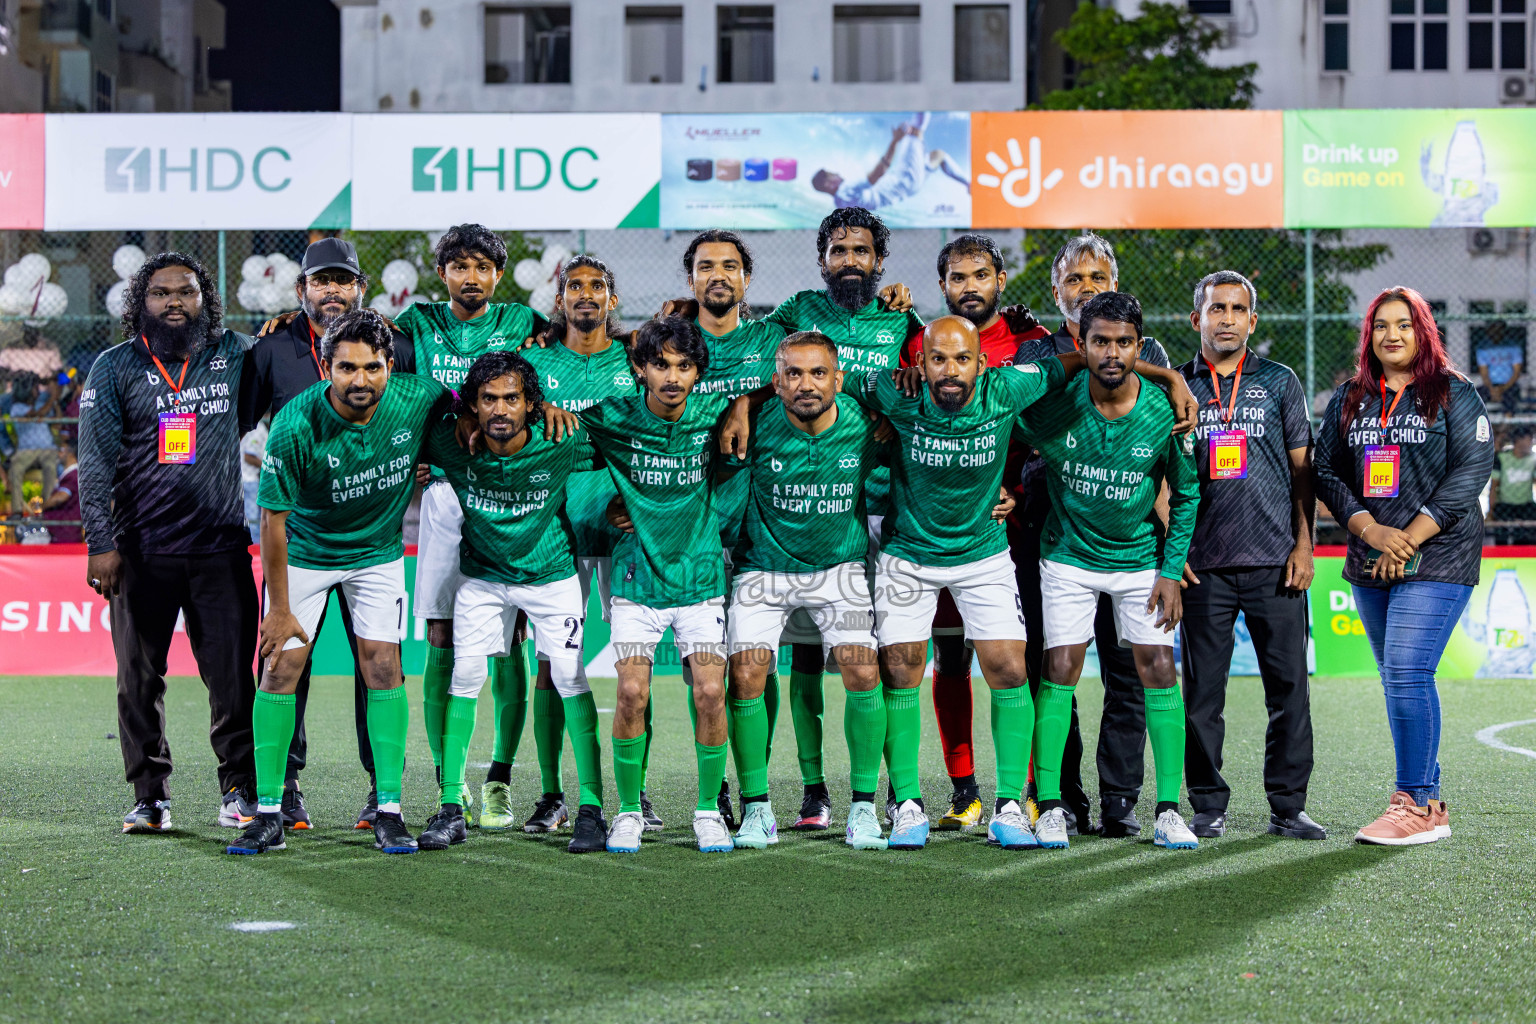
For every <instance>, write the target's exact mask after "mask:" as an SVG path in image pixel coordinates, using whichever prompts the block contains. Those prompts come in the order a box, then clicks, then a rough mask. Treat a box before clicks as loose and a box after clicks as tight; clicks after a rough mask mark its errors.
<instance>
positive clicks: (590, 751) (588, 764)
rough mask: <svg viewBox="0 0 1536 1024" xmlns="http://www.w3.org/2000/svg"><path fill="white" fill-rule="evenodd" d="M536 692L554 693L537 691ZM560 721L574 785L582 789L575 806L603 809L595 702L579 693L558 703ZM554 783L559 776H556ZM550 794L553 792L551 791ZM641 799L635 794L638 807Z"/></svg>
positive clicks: (601, 763)
mask: <svg viewBox="0 0 1536 1024" xmlns="http://www.w3.org/2000/svg"><path fill="white" fill-rule="evenodd" d="M536 692H538V693H554V692H555V691H554V690H539V691H536ZM560 704H561V718H562V720H563V721H564V722H565V727H566V729H567V730H569V731H570V734H571V756H572V757H573V758H575V760H576V784H577V785H578V786H579V787H580V788H581V799H580V802H579V803H578V806H581V805H587V806H591V807H601V806H603V748H602V747H601V745H599V744H598V742H597V701H595V700H593V699H592V694H591V693H578V694H577V695H576V696H574V697H565V698H563V699H562V700H561V701H560ZM555 779H556V782H557V783H558V781H559V775H558V774H556V776H555ZM549 792H554V790H550V791H549ZM639 801H640V797H639V796H638V795H636V797H635V802H636V803H637V804H638V803H639Z"/></svg>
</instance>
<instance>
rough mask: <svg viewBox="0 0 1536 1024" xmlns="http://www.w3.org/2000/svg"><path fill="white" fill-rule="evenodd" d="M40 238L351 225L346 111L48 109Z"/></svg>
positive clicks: (349, 126)
mask: <svg viewBox="0 0 1536 1024" xmlns="http://www.w3.org/2000/svg"><path fill="white" fill-rule="evenodd" d="M46 149H47V160H48V166H47V172H48V173H47V180H48V190H47V195H46V197H45V209H46V214H45V220H46V223H47V227H48V230H50V231H95V230H105V229H114V228H120V229H127V230H139V229H145V228H155V229H163V228H171V229H177V228H180V229H210V228H303V227H316V228H345V227H350V226H351V214H350V206H349V199H348V191H349V190H348V182H349V181H350V180H351V173H352V120H351V118H350V117H349V116H348V115H346V114H48V115H47V145H46Z"/></svg>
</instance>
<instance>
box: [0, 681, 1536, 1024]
mask: <svg viewBox="0 0 1536 1024" xmlns="http://www.w3.org/2000/svg"><path fill="white" fill-rule="evenodd" d="M317 684H318V685H317V687H316V690H315V694H314V696H313V697H312V699H311V702H310V712H309V714H310V736H311V767H310V768H309V769H308V770H307V771H306V772H305V773H304V776H303V785H304V790H305V792H306V794H307V796H308V799H309V805H310V808H311V812H312V813H313V815H314V817H315V819H316V821H317V824H318V828H317V829H316V830H314V831H312V832H309V833H299V834H294V833H290V834H289V837H288V849H287V850H286V851H281V852H272V853H268V854H265V855H263V856H261V857H238V858H237V857H229V856H225V855H224V854H223V852H222V851H223V844H224V842H225V841H226V840H227V839H229V838H230V837H231V836H232V835H234V833H233V832H232V831H231V830H225V829H219V828H217V827H215V826H214V824H213V822H214V820H215V812H216V805H217V794H216V792H215V782H214V777H213V769H212V759H211V754H210V752H209V749H208V745H207V741H206V739H205V738H204V734H205V730H206V725H207V704H206V701H205V697H204V693H203V690H202V687H201V685H200V684H199V683H198V682H196V681H195V680H184V679H178V680H175V681H173V683H172V685H171V689H170V693H169V695H168V697H167V701H166V704H167V709H166V710H167V714H168V716H169V718H170V735H171V743H172V749H173V751H174V753H175V757H176V763H177V766H178V770H177V773H176V775H175V777H174V779H173V780H172V788H173V797H174V803H173V809H174V817H175V820H176V823H177V826H178V829H177V831H176V833H175V834H174V835H169V836H151V837H129V836H123V835H120V834H118V821H119V820H120V818H121V815H122V813H123V812H124V810H125V809H126V808H127V806H128V804H129V803H130V802H131V799H130V796H131V794H130V791H129V790H128V788H127V787H126V786H125V785H124V784H123V782H122V777H121V771H122V764H121V761H120V758H119V751H118V744H117V741H116V740H115V739H109V738H108V734H109V733H115V732H116V731H117V726H116V717H115V710H114V694H113V686H112V683H111V681H110V680H101V679H18V678H4V679H0V1021H11V1020H29V1021H31V1020H148V1021H193V1020H208V1021H228V1020H245V1019H252V1020H261V1021H283V1020H367V1021H374V1022H381V1021H389V1022H396V1021H403V1020H413V1021H444V1022H447V1021H481V1020H484V1021H502V1020H505V1021H540V1020H578V1021H634V1020H655V1021H682V1020H705V1021H738V1020H742V1021H744V1020H754V1021H763V1020H788V1021H857V1020H871V1021H880V1022H897V1021H951V1020H969V1019H976V1020H997V1021H1058V1020H1135V1021H1151V1022H1170V1024H1171V1022H1174V1021H1213V1022H1217V1021H1219V1022H1227V1021H1248V1020H1262V1021H1287V1022H1301V1021H1325V1020H1328V1021H1331V1020H1348V1021H1478V1022H1489V1021H1506V1020H1507V1021H1528V1020H1531V1019H1533V1018H1536V843H1533V840H1536V828H1533V820H1536V819H1533V813H1532V812H1533V808H1536V761H1533V760H1531V759H1529V758H1526V757H1522V756H1520V755H1518V754H1513V753H1509V752H1505V751H1498V750H1494V749H1491V748H1489V747H1487V746H1484V745H1483V744H1480V743H1478V742H1477V741H1476V740H1475V739H1474V733H1476V731H1477V730H1479V729H1481V728H1484V727H1485V726H1488V725H1492V724H1495V723H1502V722H1508V721H1513V720H1519V719H1532V718H1536V684H1533V683H1532V682H1530V681H1493V680H1476V681H1445V682H1442V684H1441V695H1442V701H1443V707H1444V712H1445V728H1444V734H1443V741H1442V744H1443V745H1442V748H1441V757H1442V763H1443V764H1444V777H1445V795H1446V797H1447V799H1448V800H1449V802H1450V805H1451V823H1452V827H1453V828H1454V829H1455V836H1454V838H1452V839H1451V840H1449V841H1443V842H1440V843H1437V844H1435V845H1433V846H1427V847H1419V848H1406V849H1384V848H1378V847H1361V846H1357V845H1355V844H1354V843H1353V842H1352V841H1351V839H1350V837H1351V835H1352V834H1353V832H1354V830H1355V829H1356V828H1358V827H1359V826H1360V825H1363V824H1365V823H1367V822H1369V821H1370V820H1372V819H1373V818H1374V817H1375V816H1376V815H1377V814H1378V813H1379V812H1380V811H1381V809H1382V807H1383V805H1384V804H1385V801H1386V797H1387V795H1388V793H1389V790H1390V789H1391V785H1390V783H1391V779H1392V753H1391V745H1390V740H1389V737H1388V733H1387V728H1386V722H1385V717H1384V711H1383V706H1382V696H1381V692H1380V688H1379V686H1378V685H1377V683H1376V682H1375V681H1373V680H1319V681H1317V682H1315V683H1314V687H1313V715H1314V722H1315V727H1316V733H1317V762H1318V769H1317V772H1316V774H1315V775H1314V777H1313V784H1312V798H1311V803H1310V808H1309V809H1310V811H1311V813H1312V814H1313V816H1314V817H1316V818H1317V819H1318V820H1319V821H1321V822H1323V823H1324V824H1326V825H1327V826H1329V828H1330V830H1331V832H1332V835H1331V836H1330V838H1329V839H1328V840H1327V841H1326V842H1321V843H1307V842H1298V841H1294V840H1280V839H1275V838H1272V837H1270V836H1267V835H1265V834H1264V825H1265V823H1266V821H1267V811H1266V808H1265V804H1264V798H1263V789H1262V785H1261V782H1260V777H1259V758H1260V755H1261V752H1262V748H1263V743H1262V727H1263V721H1264V716H1263V708H1262V697H1261V692H1260V689H1259V687H1258V684H1257V681H1256V680H1252V679H1241V680H1234V682H1233V685H1232V694H1231V699H1230V701H1229V706H1228V716H1227V717H1228V742H1227V751H1228V756H1227V762H1228V769H1229V771H1228V775H1229V778H1230V779H1231V780H1232V781H1233V783H1234V789H1235V792H1234V795H1233V803H1232V808H1231V812H1232V813H1231V822H1232V828H1231V830H1230V831H1229V833H1228V835H1227V836H1226V837H1224V838H1222V839H1219V840H1205V841H1203V842H1202V845H1201V848H1200V849H1199V850H1197V851H1190V852H1170V851H1164V850H1159V849H1156V848H1155V847H1153V845H1152V843H1151V827H1150V824H1151V823H1150V819H1151V816H1152V814H1151V812H1152V807H1151V803H1150V799H1149V798H1144V799H1143V801H1142V805H1141V807H1140V808H1139V814H1140V815H1141V819H1142V822H1143V824H1144V826H1146V827H1145V828H1144V831H1143V838H1142V839H1141V840H1140V841H1136V840H1104V839H1095V838H1081V839H1074V840H1073V841H1072V846H1071V849H1070V850H1069V851H1067V852H1065V853H1047V852H1031V853H1005V852H1003V851H1000V850H997V849H994V848H989V847H987V846H986V845H985V844H984V842H983V840H982V838H981V837H980V836H961V835H956V834H944V833H934V839H933V841H932V842H931V843H930V845H929V847H928V849H926V850H924V851H921V852H913V853H901V852H894V851H892V852H885V853H874V852H865V853H856V852H854V851H851V850H849V849H848V848H846V847H845V846H844V845H843V843H842V835H841V832H840V831H838V830H837V829H838V828H839V827H840V826H841V824H842V822H843V819H844V817H845V815H846V810H847V803H846V800H847V775H846V764H847V762H846V755H845V751H844V746H843V740H842V728H841V709H842V701H841V698H840V696H839V695H838V691H837V680H836V677H829V679H828V684H829V687H828V694H829V696H828V701H827V705H828V710H827V723H826V735H827V748H828V773H827V777H828V780H829V782H830V784H831V787H832V791H833V794H834V823H835V826H834V830H833V831H830V832H825V833H820V834H815V835H810V836H802V835H798V834H795V833H792V832H788V831H785V832H783V833H781V835H782V839H781V842H780V843H779V845H778V846H777V847H775V848H771V849H769V850H766V851H763V852H756V851H750V850H739V851H736V852H734V853H731V854H725V855H719V854H715V855H703V854H700V853H698V852H697V851H696V850H694V849H693V848H692V845H691V844H692V833H691V829H690V828H689V825H688V820H689V817H690V814H689V811H690V809H691V808H692V806H693V803H694V797H693V795H692V794H693V793H694V791H695V786H694V781H693V779H694V763H693V754H692V746H691V742H690V737H689V736H688V735H687V732H686V730H687V721H688V720H687V714H686V710H685V707H684V704H683V690H682V687H681V684H680V683H677V682H675V681H668V682H662V683H660V684H658V689H657V699H658V702H659V703H658V710H657V715H656V721H657V727H658V741H657V746H656V750H655V752H654V754H653V757H652V762H651V763H652V767H651V781H650V789H651V793H652V795H653V797H654V799H655V801H656V804H657V808H658V810H659V811H660V812H661V814H662V815H663V817H664V818H666V820H667V828H666V830H665V831H663V832H661V833H659V834H655V835H653V836H648V838H647V840H646V842H645V845H644V847H643V849H642V850H641V852H640V853H639V854H638V855H634V856H618V855H606V854H604V855H591V856H586V857H574V856H571V855H568V854H566V853H565V852H564V845H565V839H564V838H560V839H558V840H555V839H552V838H551V839H541V838H536V837H529V836H524V835H522V834H520V833H503V834H499V835H486V834H483V833H476V834H473V835H472V836H471V837H470V840H469V842H467V843H466V844H464V845H463V846H461V847H456V848H455V849H453V850H452V851H450V852H446V853H431V854H417V855H415V856H409V857H398V856H397V857H386V856H384V855H382V854H379V853H376V852H374V851H373V849H372V846H371V841H372V836H371V833H366V832H354V831H353V830H352V829H351V827H350V826H351V824H352V820H353V819H352V817H351V815H352V814H354V813H355V811H356V809H357V807H358V805H359V804H360V803H361V799H362V796H363V794H364V790H365V789H366V782H365V780H364V779H363V777H362V776H361V773H360V770H359V769H358V768H357V765H356V761H355V748H354V741H353V735H352V710H351V685H350V681H348V680H343V679H336V678H325V679H323V680H317ZM409 685H410V688H411V698H412V706H413V734H412V747H411V750H410V753H409V765H408V767H407V774H406V807H407V820H408V821H409V822H410V823H411V824H413V825H415V826H418V827H419V826H420V824H421V823H422V821H423V820H424V818H425V816H426V812H427V809H428V808H427V800H428V797H429V794H430V793H431V791H432V787H431V779H432V766H431V761H430V759H429V757H428V755H427V749H426V744H425V742H424V739H425V737H424V736H423V734H422V733H421V726H420V719H419V697H420V691H419V682H418V681H417V680H415V679H412V680H411V681H410V684H409ZM596 688H597V694H598V705H599V707H605V708H606V707H611V706H612V703H613V682H612V681H611V680H603V681H599V682H598V683H597V687H596ZM1082 689H1083V696H1084V700H1083V710H1084V722H1085V724H1086V723H1091V722H1095V721H1096V720H1097V710H1098V703H1099V701H1098V697H1097V696H1096V695H1095V690H1096V689H1097V684H1096V683H1095V682H1093V681H1091V680H1085V683H1084V686H1083V687H1082ZM978 698H979V699H978V700H977V702H976V706H977V709H978V719H977V729H976V736H977V741H978V743H977V747H978V750H979V751H980V756H979V760H980V762H981V763H980V764H979V765H978V772H979V775H980V777H981V779H982V782H983V792H984V794H986V793H987V786H988V780H990V778H991V756H990V749H989V748H990V744H989V742H988V741H987V735H988V733H987V725H986V719H985V715H986V708H987V704H986V702H985V697H984V694H983V693H981V692H980V691H978ZM486 703H488V700H487V701H486ZM923 703H924V707H925V714H927V715H928V717H927V719H926V721H925V723H924V762H923V767H924V779H923V786H924V792H925V794H926V795H927V797H928V803H929V808H930V811H931V812H932V813H934V814H935V816H936V815H937V813H939V812H941V811H942V810H943V805H944V801H945V799H946V798H947V796H948V787H947V783H946V780H945V779H944V776H943V769H942V762H941V760H940V757H939V751H938V747H937V738H936V733H935V730H934V728H933V722H932V717H931V704H929V702H928V700H927V691H926V686H925V691H924V702H923ZM603 717H604V725H603V731H604V734H605V739H604V747H605V749H604V760H605V769H607V767H608V764H607V761H608V750H607V740H606V732H607V721H606V720H607V715H604V716H603ZM489 722H490V715H489V710H488V709H483V710H482V713H481V716H480V725H481V728H480V729H479V731H478V732H477V734H476V737H475V743H474V746H473V747H472V748H471V756H470V760H471V763H472V764H474V763H484V762H485V761H487V760H488V758H489V747H490V735H489ZM1501 738H1502V739H1503V740H1504V741H1505V742H1507V743H1510V744H1512V745H1515V746H1523V747H1531V748H1536V725H1529V726H1522V727H1518V728H1514V729H1510V730H1508V731H1506V732H1504V733H1503V734H1502V736H1501ZM1088 747H1089V750H1090V751H1091V750H1092V749H1093V738H1092V736H1090V737H1088ZM794 755H795V747H794V743H793V739H792V726H791V723H790V721H789V716H788V713H787V711H786V712H785V713H783V714H781V716H780V721H779V728H778V739H777V742H776V744H775V748H774V763H773V775H772V782H773V786H774V797H775V806H776V808H777V810H778V814H779V820H780V822H781V823H783V822H785V821H786V820H787V819H792V815H793V813H794V811H795V810H796V808H797V807H798V804H799V797H800V786H799V779H798V775H797V770H796V767H795V761H794ZM1149 758H1150V753H1149ZM519 761H520V763H519V766H518V767H517V768H516V769H514V773H513V789H514V793H515V795H516V800H517V807H518V809H519V810H520V811H523V810H526V809H528V808H531V805H532V802H533V799H534V798H535V796H536V795H537V792H538V775H537V767H536V763H535V760H534V752H533V738H532V732H531V729H530V730H529V731H528V732H527V733H525V735H524V738H523V744H522V749H521V751H520V757H519ZM1149 767H1150V766H1149ZM566 769H567V778H568V781H567V789H568V790H569V791H574V788H575V787H574V778H573V769H572V768H571V762H570V758H569V754H568V753H567V757H566ZM1090 773H1091V767H1090ZM471 774H472V777H473V779H474V781H475V783H477V784H478V782H479V780H480V776H481V773H480V772H478V771H475V770H474V769H473V768H472V769H471ZM1149 774H1150V773H1149ZM882 788H883V783H882ZM1090 788H1092V786H1091V783H1090ZM476 789H477V790H478V785H477V786H476ZM608 802H609V813H610V814H611V813H612V811H613V807H614V803H615V801H614V797H613V790H612V784H611V780H610V782H609V785H608ZM988 802H989V803H990V797H988ZM1185 809H1186V811H1187V805H1186V808H1185ZM246 921H287V922H292V923H293V924H294V925H295V926H296V927H294V928H293V929H291V930H287V931H278V932H270V933H264V934H245V933H241V932H238V931H234V930H232V929H231V927H230V926H231V925H232V924H234V923H236V922H246Z"/></svg>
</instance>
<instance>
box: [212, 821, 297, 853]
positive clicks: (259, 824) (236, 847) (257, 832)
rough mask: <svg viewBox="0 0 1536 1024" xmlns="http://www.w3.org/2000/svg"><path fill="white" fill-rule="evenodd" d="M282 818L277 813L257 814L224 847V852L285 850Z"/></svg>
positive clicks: (286, 846)
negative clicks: (232, 840)
mask: <svg viewBox="0 0 1536 1024" xmlns="http://www.w3.org/2000/svg"><path fill="white" fill-rule="evenodd" d="M287 848H288V844H287V843H285V842H283V819H282V816H281V815H278V814H258V815H256V817H254V818H252V819H251V823H250V824H249V825H247V826H245V828H244V829H243V830H241V832H240V837H239V838H238V839H236V840H235V841H234V842H232V843H230V844H229V845H228V846H226V847H224V852H225V853H245V854H251V853H265V852H266V851H268V850H285V849H287Z"/></svg>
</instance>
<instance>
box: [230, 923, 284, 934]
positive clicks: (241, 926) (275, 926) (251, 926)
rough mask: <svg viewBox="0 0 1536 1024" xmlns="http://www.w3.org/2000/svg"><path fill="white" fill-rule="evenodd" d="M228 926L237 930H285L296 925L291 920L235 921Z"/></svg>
mask: <svg viewBox="0 0 1536 1024" xmlns="http://www.w3.org/2000/svg"><path fill="white" fill-rule="evenodd" d="M230 927H231V928H233V929H234V930H235V931H237V932H285V931H287V930H288V929H290V928H297V927H298V925H296V924H294V923H293V922H292V921H236V922H235V923H234V924H232V925H230Z"/></svg>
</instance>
